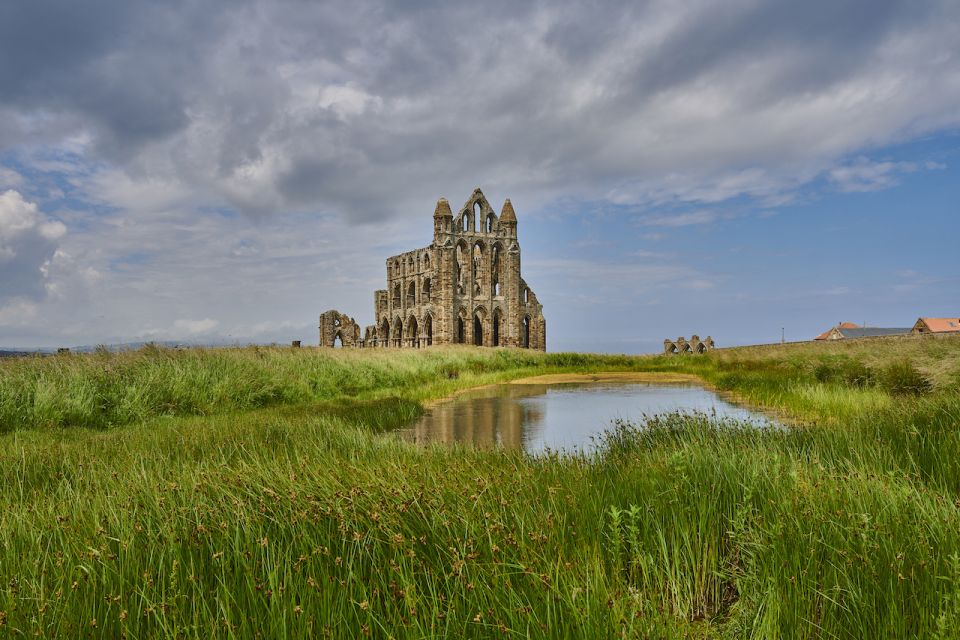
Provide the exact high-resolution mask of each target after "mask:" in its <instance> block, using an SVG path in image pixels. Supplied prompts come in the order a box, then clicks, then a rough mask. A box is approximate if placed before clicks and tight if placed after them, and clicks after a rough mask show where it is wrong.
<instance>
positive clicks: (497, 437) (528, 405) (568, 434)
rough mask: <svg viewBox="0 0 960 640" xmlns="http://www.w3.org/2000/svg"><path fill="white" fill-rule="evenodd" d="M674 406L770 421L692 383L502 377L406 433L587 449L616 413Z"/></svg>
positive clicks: (415, 437) (634, 415) (440, 407)
mask: <svg viewBox="0 0 960 640" xmlns="http://www.w3.org/2000/svg"><path fill="white" fill-rule="evenodd" d="M673 411H686V412H691V411H699V412H704V413H709V414H713V415H716V416H717V417H718V418H732V419H735V420H740V421H748V422H751V423H754V424H757V425H758V426H759V425H767V424H770V420H769V419H768V418H766V417H763V416H761V415H759V414H756V413H753V412H751V411H748V410H747V409H743V408H741V407H737V406H735V405H732V404H730V403H729V402H725V401H724V400H722V399H720V398H719V397H718V396H717V395H716V394H715V393H713V392H711V391H707V390H706V389H704V388H702V387H698V386H692V385H662V384H641V383H635V382H630V383H623V382H602V383H600V382H591V383H563V384H539V385H527V384H519V385H518V384H503V385H495V386H492V387H487V388H484V389H478V390H476V391H472V392H470V393H466V394H463V395H460V396H457V397H456V398H454V399H452V400H448V401H445V402H442V403H440V404H437V405H435V406H434V407H433V408H432V409H430V410H429V411H428V412H427V413H426V414H425V415H424V416H423V417H422V418H421V419H420V420H419V421H418V422H417V423H416V424H415V425H414V426H413V427H412V428H410V429H406V430H404V431H402V432H401V435H402V436H403V437H404V438H406V439H409V440H412V441H414V442H446V443H454V442H464V443H471V444H474V445H476V446H479V447H497V446H501V447H509V448H524V449H526V450H527V451H534V452H535V451H543V450H544V449H574V448H580V449H583V448H589V447H590V446H591V443H592V439H593V438H594V437H596V436H597V435H598V434H599V433H600V432H602V431H604V430H605V429H608V428H609V427H610V424H611V422H612V421H613V420H614V419H617V418H623V419H628V420H641V419H643V417H644V416H652V415H656V414H661V413H669V412H673Z"/></svg>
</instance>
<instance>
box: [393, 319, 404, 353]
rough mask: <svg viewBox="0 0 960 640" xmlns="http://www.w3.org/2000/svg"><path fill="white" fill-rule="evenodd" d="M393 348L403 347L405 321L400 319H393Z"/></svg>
mask: <svg viewBox="0 0 960 640" xmlns="http://www.w3.org/2000/svg"><path fill="white" fill-rule="evenodd" d="M393 346H395V347H402V346H403V320H401V319H400V318H394V319H393Z"/></svg>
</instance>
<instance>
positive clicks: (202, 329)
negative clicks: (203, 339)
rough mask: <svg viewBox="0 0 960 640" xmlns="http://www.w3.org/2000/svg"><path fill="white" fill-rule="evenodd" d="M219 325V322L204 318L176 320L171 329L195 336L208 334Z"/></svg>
mask: <svg viewBox="0 0 960 640" xmlns="http://www.w3.org/2000/svg"><path fill="white" fill-rule="evenodd" d="M219 324H220V323H219V322H217V321H216V320H214V319H212V318H204V319H203V320H177V321H176V322H174V323H173V328H174V330H175V331H178V332H182V333H187V334H190V335H196V334H199V333H209V332H210V331H212V330H213V329H215V328H216V327H217V325H219Z"/></svg>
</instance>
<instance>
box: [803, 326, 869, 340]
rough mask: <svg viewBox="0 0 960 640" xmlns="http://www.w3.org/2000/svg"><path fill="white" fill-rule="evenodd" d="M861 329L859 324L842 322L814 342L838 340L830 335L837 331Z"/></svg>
mask: <svg viewBox="0 0 960 640" xmlns="http://www.w3.org/2000/svg"><path fill="white" fill-rule="evenodd" d="M859 328H860V325H858V324H853V323H852V322H841V323H840V324H838V325H837V326H835V327H831V328H830V329H827V330H826V331H824V332H823V333H821V334H820V335H818V336H817V337H816V338H814V340H836V339H837V338H831V337H830V334H831V333H833V332H834V331H836V330H837V329H859Z"/></svg>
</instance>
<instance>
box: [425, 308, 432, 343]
mask: <svg viewBox="0 0 960 640" xmlns="http://www.w3.org/2000/svg"><path fill="white" fill-rule="evenodd" d="M423 336H424V340H425V341H426V343H427V344H426V346H428V347H429V346H431V345H432V344H433V316H431V315H430V314H429V313H428V314H427V316H426V317H425V318H424V319H423Z"/></svg>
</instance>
